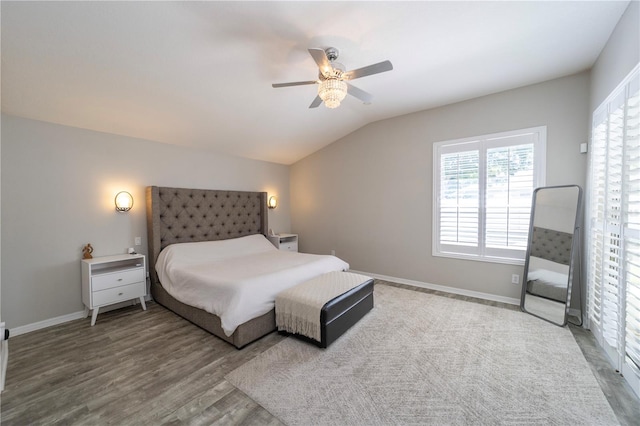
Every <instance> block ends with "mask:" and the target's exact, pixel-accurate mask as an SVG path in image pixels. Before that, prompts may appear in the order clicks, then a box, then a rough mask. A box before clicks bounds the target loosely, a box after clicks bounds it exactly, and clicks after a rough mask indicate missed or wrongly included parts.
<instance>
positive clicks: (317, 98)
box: [309, 96, 322, 108]
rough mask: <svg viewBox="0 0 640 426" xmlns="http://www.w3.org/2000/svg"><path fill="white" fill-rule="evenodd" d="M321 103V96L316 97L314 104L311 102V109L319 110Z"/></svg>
mask: <svg viewBox="0 0 640 426" xmlns="http://www.w3.org/2000/svg"><path fill="white" fill-rule="evenodd" d="M321 103H322V99H321V98H320V96H316V98H315V99H314V100H313V102H311V105H309V108H318V107H319V106H320V104H321Z"/></svg>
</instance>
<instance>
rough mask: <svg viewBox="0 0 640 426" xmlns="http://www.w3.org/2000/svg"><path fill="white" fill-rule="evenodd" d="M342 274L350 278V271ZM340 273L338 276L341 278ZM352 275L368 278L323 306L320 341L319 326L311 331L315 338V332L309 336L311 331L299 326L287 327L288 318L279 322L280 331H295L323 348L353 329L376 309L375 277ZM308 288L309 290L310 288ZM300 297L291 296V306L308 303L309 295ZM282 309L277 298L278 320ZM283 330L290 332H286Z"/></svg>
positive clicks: (304, 338) (294, 333)
mask: <svg viewBox="0 0 640 426" xmlns="http://www.w3.org/2000/svg"><path fill="white" fill-rule="evenodd" d="M342 274H344V275H343V276H344V277H346V276H347V274H349V273H348V272H342V273H340V275H342ZM340 275H337V276H338V277H340ZM350 275H351V276H352V277H356V278H358V279H359V278H364V281H360V284H358V285H356V286H355V287H352V288H351V289H350V290H347V291H346V292H345V293H343V294H340V295H339V296H337V297H334V298H332V299H331V300H329V301H328V302H326V303H325V304H324V305H323V306H322V309H321V310H320V341H317V340H316V339H315V338H314V337H315V336H317V327H316V328H315V330H316V333H311V334H312V335H315V336H313V337H312V335H305V334H307V333H304V332H297V331H298V330H299V329H298V330H296V329H292V328H291V327H287V325H286V321H284V322H283V323H281V324H278V329H279V330H280V333H281V334H292V335H294V336H296V337H299V338H301V339H303V340H306V341H309V342H312V343H314V344H316V345H318V346H319V347H321V348H326V347H328V346H329V345H330V344H331V343H333V342H334V341H335V340H337V339H338V338H339V337H340V336H342V335H343V334H344V333H345V332H346V331H347V330H348V329H349V328H351V327H352V326H353V325H354V324H355V323H357V322H358V321H359V320H360V319H361V318H362V317H364V316H365V315H366V314H367V312H369V311H370V310H371V309H373V279H371V278H369V277H362V276H358V275H356V274H350ZM334 277H335V275H334ZM338 279H341V278H338ZM308 284H311V282H309V283H308ZM303 285H304V284H303ZM307 288H309V287H307ZM316 288H318V287H315V286H314V287H313V289H316ZM304 291H305V292H307V290H306V289H305V290H304ZM297 296H298V297H299V298H298V297H290V298H289V303H290V305H291V304H295V306H305V304H306V302H307V301H306V300H305V299H306V296H307V294H303V295H301V294H298V295H297ZM320 303H322V302H320ZM316 306H319V305H316ZM316 309H317V308H316ZM278 310H279V300H278V298H276V322H278V319H277V318H278ZM316 318H317V317H316ZM283 329H284V330H287V331H283ZM303 333H304V334H303Z"/></svg>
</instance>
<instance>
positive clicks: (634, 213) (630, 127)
mask: <svg viewBox="0 0 640 426" xmlns="http://www.w3.org/2000/svg"><path fill="white" fill-rule="evenodd" d="M639 81H640V80H639V79H638V78H636V79H635V80H632V81H631V83H630V85H629V90H628V99H627V108H626V117H625V135H626V140H625V150H624V187H625V190H626V191H625V203H624V204H625V205H626V208H625V211H624V220H623V223H624V230H623V231H624V237H625V238H624V244H625V245H624V270H625V274H626V277H625V281H626V297H625V303H626V306H625V311H626V316H625V323H626V324H625V326H626V327H625V328H626V330H625V352H626V358H627V359H626V360H625V363H626V364H627V365H628V367H629V368H631V369H633V370H635V371H634V373H635V374H636V375H638V376H639V377H640V374H638V371H639V370H638V369H640V92H639V87H638V86H639V84H638V83H639Z"/></svg>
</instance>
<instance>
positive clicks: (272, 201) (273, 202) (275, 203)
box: [267, 195, 278, 209]
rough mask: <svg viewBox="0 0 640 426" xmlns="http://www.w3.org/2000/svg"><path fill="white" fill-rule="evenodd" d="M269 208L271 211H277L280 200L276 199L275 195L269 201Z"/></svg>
mask: <svg viewBox="0 0 640 426" xmlns="http://www.w3.org/2000/svg"><path fill="white" fill-rule="evenodd" d="M267 207H269V208H270V209H275V208H276V207H278V199H277V198H276V197H275V195H272V196H271V197H269V201H267Z"/></svg>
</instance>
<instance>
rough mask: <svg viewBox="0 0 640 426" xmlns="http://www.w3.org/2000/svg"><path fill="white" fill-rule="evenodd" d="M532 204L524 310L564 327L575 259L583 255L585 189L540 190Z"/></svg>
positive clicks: (535, 191) (549, 188)
mask: <svg viewBox="0 0 640 426" xmlns="http://www.w3.org/2000/svg"><path fill="white" fill-rule="evenodd" d="M532 201H533V202H532V205H531V222H530V225H529V240H528V245H527V253H526V258H525V264H524V275H523V284H522V297H521V299H520V308H521V309H522V310H523V311H524V312H527V313H530V314H532V315H534V316H536V317H538V318H542V319H544V320H546V321H549V322H551V323H553V324H556V325H559V326H564V325H566V324H567V315H568V311H569V307H570V305H571V293H572V290H573V282H574V280H573V273H574V259H575V258H576V257H577V256H578V255H579V253H578V252H579V229H580V228H579V219H580V211H581V206H582V189H581V188H580V187H579V186H577V185H563V186H548V187H542V188H537V189H536V190H534V191H533V200H532ZM577 286H578V289H579V287H580V283H579V280H578V284H577ZM580 293H581V292H580ZM579 305H580V304H579V303H578V304H577V306H579ZM578 309H579V308H578Z"/></svg>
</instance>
